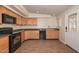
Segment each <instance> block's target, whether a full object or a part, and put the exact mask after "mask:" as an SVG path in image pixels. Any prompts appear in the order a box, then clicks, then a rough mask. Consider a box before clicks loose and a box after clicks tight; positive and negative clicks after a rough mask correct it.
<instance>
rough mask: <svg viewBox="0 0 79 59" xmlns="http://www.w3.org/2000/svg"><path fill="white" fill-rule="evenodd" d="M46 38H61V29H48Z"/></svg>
mask: <svg viewBox="0 0 79 59" xmlns="http://www.w3.org/2000/svg"><path fill="white" fill-rule="evenodd" d="M46 39H59V31H46Z"/></svg>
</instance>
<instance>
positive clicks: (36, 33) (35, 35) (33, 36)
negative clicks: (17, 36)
mask: <svg viewBox="0 0 79 59" xmlns="http://www.w3.org/2000/svg"><path fill="white" fill-rule="evenodd" d="M30 38H31V39H39V31H31V37H30Z"/></svg>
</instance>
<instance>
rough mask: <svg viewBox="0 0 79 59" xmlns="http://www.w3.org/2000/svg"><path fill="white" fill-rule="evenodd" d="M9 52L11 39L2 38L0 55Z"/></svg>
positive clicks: (0, 38) (0, 39) (0, 40)
mask: <svg viewBox="0 0 79 59" xmlns="http://www.w3.org/2000/svg"><path fill="white" fill-rule="evenodd" d="M8 51H9V37H8V36H3V37H0V53H1V52H4V53H5V52H8Z"/></svg>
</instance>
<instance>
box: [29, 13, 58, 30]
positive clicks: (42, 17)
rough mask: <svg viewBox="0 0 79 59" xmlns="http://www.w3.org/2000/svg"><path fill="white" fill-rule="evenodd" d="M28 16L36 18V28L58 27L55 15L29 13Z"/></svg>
mask: <svg viewBox="0 0 79 59" xmlns="http://www.w3.org/2000/svg"><path fill="white" fill-rule="evenodd" d="M29 17H36V18H37V20H38V26H37V27H38V28H56V27H58V23H57V19H56V16H51V15H47V14H35V13H30V14H29Z"/></svg>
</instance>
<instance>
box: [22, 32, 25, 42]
mask: <svg viewBox="0 0 79 59" xmlns="http://www.w3.org/2000/svg"><path fill="white" fill-rule="evenodd" d="M25 39H26V38H25V31H23V32H21V42H24V40H25Z"/></svg>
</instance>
